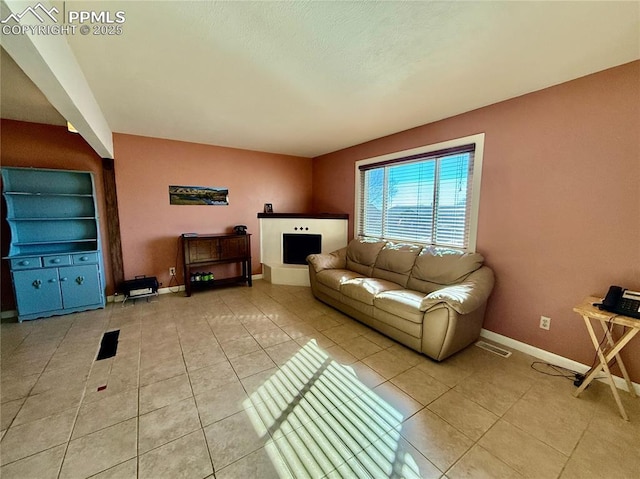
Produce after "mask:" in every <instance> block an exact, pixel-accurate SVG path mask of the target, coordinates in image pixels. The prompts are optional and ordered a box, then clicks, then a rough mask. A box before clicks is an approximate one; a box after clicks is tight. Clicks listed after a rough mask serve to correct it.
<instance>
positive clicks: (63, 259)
mask: <svg viewBox="0 0 640 479" xmlns="http://www.w3.org/2000/svg"><path fill="white" fill-rule="evenodd" d="M42 263H43V264H44V266H45V267H47V266H62V265H65V264H71V258H70V257H69V255H68V254H65V255H60V256H43V257H42Z"/></svg>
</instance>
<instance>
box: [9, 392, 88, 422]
mask: <svg viewBox="0 0 640 479" xmlns="http://www.w3.org/2000/svg"><path fill="white" fill-rule="evenodd" d="M81 400H82V390H78V388H72V389H66V388H57V389H49V390H48V391H45V392H43V393H41V394H37V395H35V396H29V397H28V398H27V400H26V401H25V402H24V404H23V405H22V408H21V409H20V411H19V412H18V415H17V416H16V417H15V419H14V420H13V424H14V425H18V424H24V423H27V422H31V421H35V420H36V419H42V418H44V417H47V416H51V415H53V414H57V413H59V412H62V411H64V410H65V409H69V408H73V407H76V408H77V407H78V406H79V405H80V401H81Z"/></svg>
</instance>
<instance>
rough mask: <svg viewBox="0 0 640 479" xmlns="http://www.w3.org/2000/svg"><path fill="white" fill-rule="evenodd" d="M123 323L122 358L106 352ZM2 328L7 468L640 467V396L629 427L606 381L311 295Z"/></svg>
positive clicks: (236, 299)
mask: <svg viewBox="0 0 640 479" xmlns="http://www.w3.org/2000/svg"><path fill="white" fill-rule="evenodd" d="M114 329H119V330H120V340H119V346H118V351H117V354H116V356H115V357H114V358H111V359H105V360H101V361H94V359H95V356H96V352H97V348H98V346H99V343H100V340H101V337H102V334H103V333H104V332H105V331H108V330H114ZM1 339H2V389H1V396H2V426H1V430H2V432H1V434H2V442H1V443H0V447H1V463H2V468H1V470H0V475H1V476H2V478H3V479H9V478H14V477H15V478H28V479H31V478H37V479H45V478H57V477H59V478H84V477H96V478H118V479H121V478H122V479H126V478H136V477H138V478H154V479H157V478H162V477H167V478H181V477H183V478H189V479H199V478H211V477H217V478H219V479H223V478H253V477H256V478H260V479H264V478H271V477H273V478H276V477H295V478H305V477H328V478H339V477H357V478H364V477H374V478H382V477H406V478H415V477H425V478H441V477H446V478H449V479H456V478H502V477H505V478H506V477H515V478H519V477H531V478H536V479H542V478H554V477H562V478H567V479H569V478H580V479H585V478H617V479H621V478H625V477H628V478H631V477H633V478H637V477H638V471H640V454H639V453H638V450H639V449H638V441H639V440H640V399H636V400H633V399H631V398H630V397H629V395H628V394H626V393H623V399H624V402H625V405H626V407H627V411H628V413H629V415H630V417H631V421H630V422H628V423H627V422H625V421H623V420H622V419H621V418H620V417H619V415H618V413H617V409H616V406H615V403H614V401H613V398H612V396H611V393H610V391H609V390H608V389H607V387H606V386H605V385H604V384H601V383H597V384H593V385H592V386H591V387H589V389H587V390H586V391H585V393H584V394H583V395H582V396H581V397H580V398H579V399H575V398H573V397H572V395H571V392H572V391H573V389H574V386H573V385H572V383H571V382H570V381H567V380H566V379H563V378H557V377H550V376H545V375H543V374H540V373H538V372H535V371H533V370H532V369H531V367H530V364H531V361H532V358H530V357H527V356H525V355H523V354H520V353H514V354H513V355H512V356H511V357H510V358H508V359H503V358H501V357H498V356H496V355H493V354H491V353H488V352H486V351H484V350H482V349H480V348H478V347H475V346H471V347H469V348H467V349H466V350H465V351H463V352H461V353H459V354H458V355H456V356H454V357H452V358H450V359H449V360H447V361H445V362H443V363H435V362H433V361H430V360H429V359H427V358H426V357H424V356H420V355H418V354H415V353H414V352H412V351H410V350H408V349H406V348H404V347H402V346H400V345H399V344H397V343H395V342H393V341H391V340H389V339H387V338H386V337H384V336H382V335H380V334H378V333H376V332H374V331H373V330H371V329H369V328H367V327H364V326H362V325H361V324H359V323H357V322H355V321H353V320H351V319H349V318H347V317H345V316H344V315H342V314H340V313H338V312H336V311H335V310H333V309H331V308H329V307H327V306H325V305H323V304H322V303H319V302H317V301H315V300H314V299H313V298H312V296H311V294H310V292H309V289H308V288H298V287H287V286H272V285H270V284H269V283H265V282H263V281H256V282H255V283H254V287H253V288H246V287H238V288H229V289H222V290H212V291H207V292H200V293H196V294H194V296H192V297H191V298H185V297H184V296H183V294H182V293H178V294H175V295H171V294H169V295H163V296H160V297H159V298H158V299H157V300H155V302H152V303H146V302H145V301H144V300H138V302H137V304H135V305H133V304H131V305H129V304H127V306H126V307H122V305H121V304H112V305H109V307H108V308H107V309H105V310H100V311H93V312H87V313H79V314H73V315H68V316H62V317H56V318H50V319H43V320H38V321H31V322H24V323H22V324H18V323H12V322H4V323H3V324H2V330H1ZM105 385H106V389H102V388H101V386H105ZM99 389H101V390H99ZM214 472H215V476H214Z"/></svg>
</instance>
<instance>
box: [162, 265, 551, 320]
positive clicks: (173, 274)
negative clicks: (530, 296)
mask: <svg viewBox="0 0 640 479" xmlns="http://www.w3.org/2000/svg"><path fill="white" fill-rule="evenodd" d="M169 274H170V275H171V276H175V275H176V269H175V268H169ZM547 329H549V328H547Z"/></svg>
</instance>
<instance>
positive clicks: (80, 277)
mask: <svg viewBox="0 0 640 479" xmlns="http://www.w3.org/2000/svg"><path fill="white" fill-rule="evenodd" d="M76 283H78V284H82V283H84V276H78V277H77V278H76Z"/></svg>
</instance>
